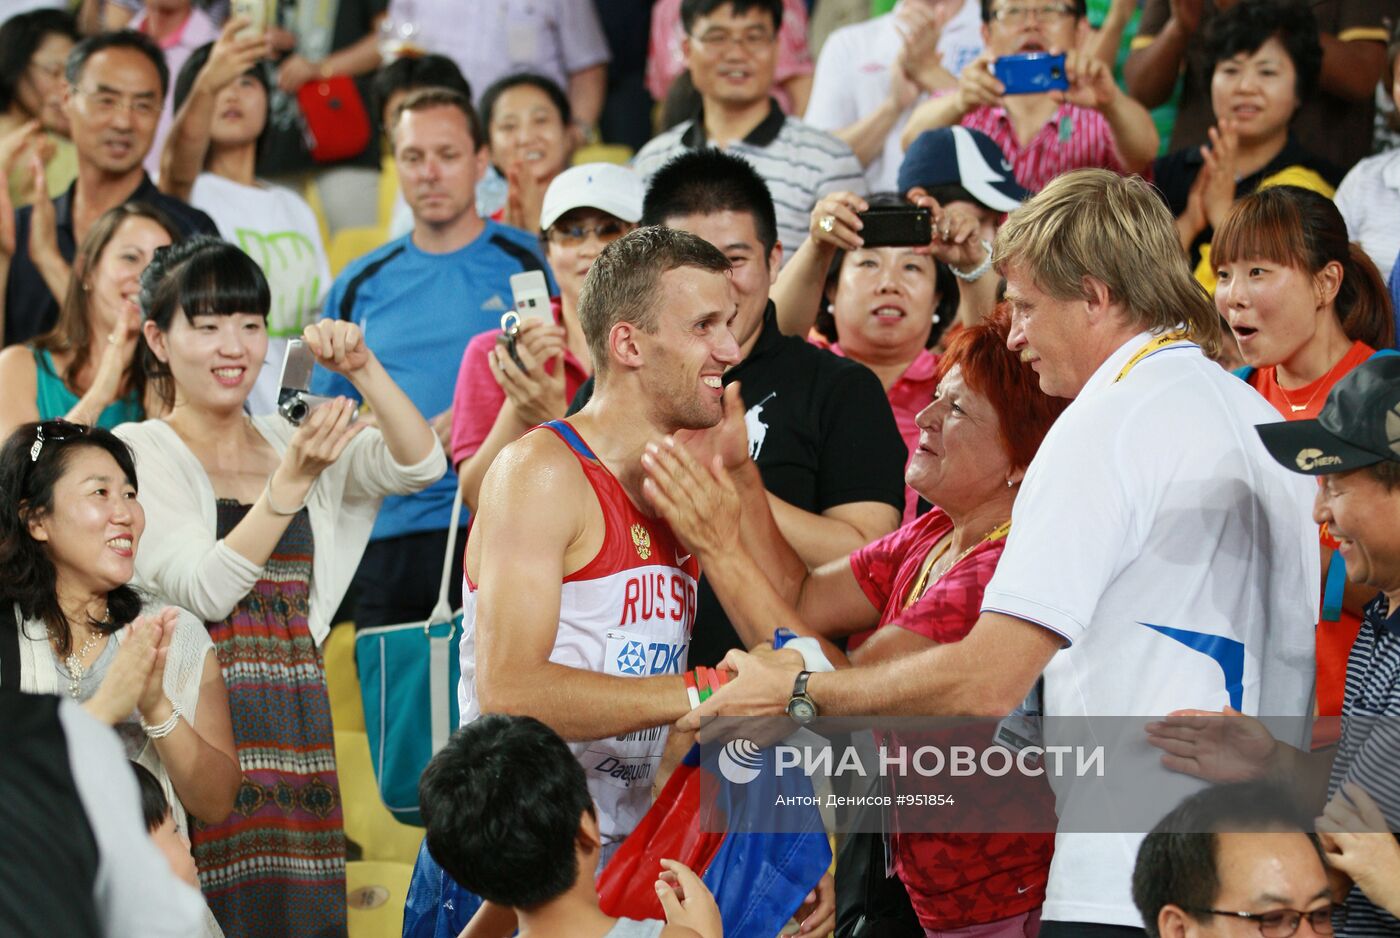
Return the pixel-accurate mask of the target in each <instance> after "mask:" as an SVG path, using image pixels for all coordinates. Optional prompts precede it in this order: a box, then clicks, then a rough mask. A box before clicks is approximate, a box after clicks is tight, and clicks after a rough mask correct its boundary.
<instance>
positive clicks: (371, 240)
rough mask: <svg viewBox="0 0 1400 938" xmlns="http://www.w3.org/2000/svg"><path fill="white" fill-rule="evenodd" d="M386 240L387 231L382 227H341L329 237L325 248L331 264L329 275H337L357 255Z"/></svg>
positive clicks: (364, 253)
mask: <svg viewBox="0 0 1400 938" xmlns="http://www.w3.org/2000/svg"><path fill="white" fill-rule="evenodd" d="M387 240H388V232H387V231H386V230H385V229H383V228H342V229H340V230H339V231H337V232H336V233H335V237H334V238H331V240H330V245H329V246H328V247H327V248H326V255H327V259H328V260H329V261H330V265H331V276H332V277H338V276H340V272H341V271H342V270H344V269H345V265H347V264H349V263H350V262H351V261H353V260H354V259H355V258H357V257H363V256H364V255H366V254H368V253H369V252H370V251H373V250H374V249H375V248H377V247H379V246H380V245H381V244H383V243H384V242H385V241H387Z"/></svg>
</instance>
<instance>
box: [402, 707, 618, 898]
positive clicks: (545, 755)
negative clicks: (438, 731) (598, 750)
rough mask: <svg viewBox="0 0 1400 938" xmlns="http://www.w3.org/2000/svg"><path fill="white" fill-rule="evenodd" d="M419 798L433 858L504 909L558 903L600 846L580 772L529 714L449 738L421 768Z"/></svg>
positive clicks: (476, 725)
mask: <svg viewBox="0 0 1400 938" xmlns="http://www.w3.org/2000/svg"><path fill="white" fill-rule="evenodd" d="M418 800H419V803H420V808H421V810H422V814H423V820H424V822H425V823H426V824H427V827H428V836H427V841H428V852H429V853H431V854H432V856H433V859H434V860H436V861H437V862H438V863H439V864H440V865H441V866H442V868H443V869H444V870H446V871H447V872H448V874H449V875H451V876H452V878H453V879H455V880H456V881H457V882H458V883H459V884H461V885H462V886H463V887H464V888H466V889H468V890H470V891H471V892H474V893H476V894H477V895H479V896H481V897H482V898H484V899H487V900H489V901H491V902H495V903H497V904H500V905H508V906H511V907H513V908H520V909H531V908H535V907H537V906H540V905H543V904H544V903H546V902H550V901H552V900H554V899H557V898H558V897H559V896H561V895H563V894H564V893H565V892H567V891H568V890H569V889H571V888H572V887H573V885H574V883H575V882H577V880H578V876H579V853H580V851H581V850H582V851H583V852H584V853H588V852H590V851H596V850H597V849H598V847H599V841H598V828H597V822H596V820H595V819H594V814H593V801H592V799H591V798H590V797H589V794H588V785H587V783H586V782H585V780H584V775H583V767H582V766H581V765H579V763H578V760H577V759H576V758H574V754H573V753H572V752H571V751H569V747H568V746H566V745H565V744H564V741H563V740H562V739H560V738H559V737H558V736H557V735H556V734H555V733H554V731H553V730H551V729H550V728H549V727H547V726H545V725H544V724H543V723H541V722H540V721H539V720H536V719H534V718H532V717H517V716H505V715H502V714H492V715H488V716H484V717H481V718H480V719H479V720H476V721H474V722H472V723H470V724H468V725H467V726H464V727H462V728H461V729H459V730H458V731H457V732H455V733H453V734H452V738H451V739H449V740H448V741H447V745H446V746H444V747H443V748H442V750H441V751H440V752H438V754H437V755H435V756H433V758H432V761H431V762H429V763H428V767H427V768H426V769H425V770H424V771H423V777H422V778H421V779H420V780H419V782H418ZM589 872H590V875H591V871H589Z"/></svg>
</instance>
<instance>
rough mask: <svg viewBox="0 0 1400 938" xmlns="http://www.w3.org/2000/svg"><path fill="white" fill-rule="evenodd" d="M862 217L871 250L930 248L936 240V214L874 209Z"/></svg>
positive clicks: (862, 234)
mask: <svg viewBox="0 0 1400 938" xmlns="http://www.w3.org/2000/svg"><path fill="white" fill-rule="evenodd" d="M858 217H859V218H860V220H861V222H862V224H864V225H865V227H864V228H861V230H860V232H859V234H860V237H861V240H863V241H864V242H865V246H866V247H868V248H895V247H911V246H914V247H927V246H928V243H929V242H930V241H932V240H933V213H932V212H931V211H929V210H928V209H926V208H920V207H919V206H917V205H893V206H889V207H881V208H872V209H870V210H869V211H866V212H861V213H860V215H859V216H858Z"/></svg>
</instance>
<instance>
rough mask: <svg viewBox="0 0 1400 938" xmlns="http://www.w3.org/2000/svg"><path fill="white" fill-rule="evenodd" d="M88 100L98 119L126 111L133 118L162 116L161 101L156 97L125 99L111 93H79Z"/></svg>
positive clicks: (142, 96)
mask: <svg viewBox="0 0 1400 938" xmlns="http://www.w3.org/2000/svg"><path fill="white" fill-rule="evenodd" d="M78 94H80V95H82V96H83V97H85V98H87V99H88V101H89V102H91V104H90V105H89V106H90V107H91V109H92V112H93V114H95V115H96V116H98V117H111V116H112V115H114V114H116V113H117V111H126V112H127V113H128V114H131V115H132V116H133V117H140V118H143V119H154V118H156V117H159V116H160V101H158V100H157V99H156V97H155V96H154V95H140V96H132V97H123V96H121V95H119V94H113V93H112V92H110V91H81V90H80V91H79V92H78Z"/></svg>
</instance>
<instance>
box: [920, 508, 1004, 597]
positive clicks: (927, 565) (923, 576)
mask: <svg viewBox="0 0 1400 938" xmlns="http://www.w3.org/2000/svg"><path fill="white" fill-rule="evenodd" d="M1009 533H1011V522H1010V521H1009V520H1008V521H1004V522H1002V523H1001V524H999V525H997V526H996V527H994V528H992V529H991V530H990V531H988V532H987V533H986V534H985V535H984V536H983V537H982V539H981V540H980V541H978V542H977V543H975V544H973V545H972V546H971V547H969V548H968V549H967V550H965V551H963V552H962V553H961V554H958V556H957V557H956V558H954V560H953V562H952V563H950V564H948V569H947V570H944V571H943V572H942V573H940V574H938V576H936V577H933V578H932V579H930V576H931V575H932V573H933V567H934V564H936V563H938V561H939V560H941V559H942V557H943V555H944V554H946V553H948V551H949V550H951V549H952V547H953V537H952V533H951V532H949V535H948V539H947V540H946V541H944V542H943V546H942V547H940V548H939V549H938V550H933V549H932V548H930V549H929V552H928V556H927V557H926V558H924V563H923V566H922V567H921V568H920V570H919V576H918V578H917V579H916V580H914V585H913V586H911V587H910V588H909V595H908V597H907V598H906V599H905V600H904V608H905V609H908V608H909V607H910V606H912V605H914V603H916V602H918V601H919V600H920V599H922V598H923V596H924V593H927V592H928V590H929V587H931V586H933V584H934V583H937V582H938V581H939V580H941V579H943V577H945V576H947V575H948V572H949V571H950V570H952V569H953V568H954V567H956V566H957V565H958V564H960V563H962V562H963V560H965V559H966V558H967V555H968V554H970V553H972V552H973V551H974V550H976V549H977V548H979V547H981V546H982V545H983V544H986V543H988V542H989V541H999V540H1001V539H1002V538H1004V537H1006V535H1007V534H1009Z"/></svg>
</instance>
